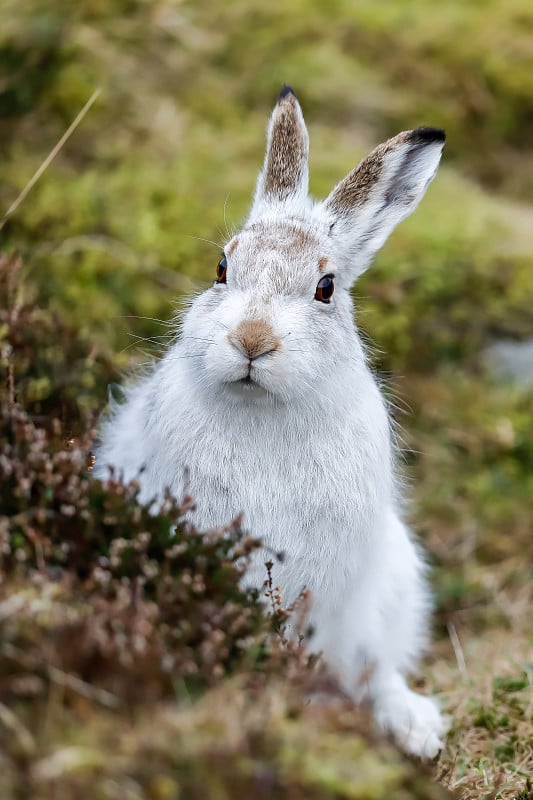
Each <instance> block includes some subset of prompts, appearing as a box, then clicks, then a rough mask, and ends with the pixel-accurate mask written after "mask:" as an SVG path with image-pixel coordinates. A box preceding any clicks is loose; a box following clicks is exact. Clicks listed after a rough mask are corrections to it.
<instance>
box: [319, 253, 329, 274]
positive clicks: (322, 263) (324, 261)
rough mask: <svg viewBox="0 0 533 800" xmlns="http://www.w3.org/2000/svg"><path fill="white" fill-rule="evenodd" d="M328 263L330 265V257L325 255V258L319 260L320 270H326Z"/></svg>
mask: <svg viewBox="0 0 533 800" xmlns="http://www.w3.org/2000/svg"><path fill="white" fill-rule="evenodd" d="M327 265H328V259H327V258H326V257H325V256H324V258H321V259H320V261H319V262H318V269H319V270H320V272H325V271H326V267H327Z"/></svg>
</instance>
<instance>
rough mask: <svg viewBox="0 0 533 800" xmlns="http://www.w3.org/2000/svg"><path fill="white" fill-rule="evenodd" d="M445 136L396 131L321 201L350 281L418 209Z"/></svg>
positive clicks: (429, 131)
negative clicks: (400, 224)
mask: <svg viewBox="0 0 533 800" xmlns="http://www.w3.org/2000/svg"><path fill="white" fill-rule="evenodd" d="M445 138H446V136H445V133H444V131H442V130H440V129H438V128H417V129H416V130H413V131H404V132H403V133H400V134H398V136H395V137H394V138H393V139H389V141H387V142H385V143H384V144H380V145H379V146H378V147H376V149H375V150H373V151H372V152H371V153H370V155H369V156H367V157H366V158H365V159H364V160H363V161H361V163H360V164H359V166H357V167H356V168H355V169H354V170H352V172H350V174H349V175H347V176H346V178H344V180H342V181H341V182H340V183H339V184H338V185H337V186H336V187H335V188H334V189H333V191H332V192H331V194H330V195H329V197H328V198H327V200H325V201H324V203H323V204H322V205H321V212H322V213H324V212H325V213H326V218H327V220H328V221H329V224H330V235H331V237H332V238H333V239H334V245H335V249H336V250H337V253H338V258H339V260H340V261H341V263H342V264H345V266H346V270H347V277H349V279H350V281H353V280H355V278H356V277H357V276H358V275H360V274H361V272H363V271H364V270H365V269H366V267H367V266H368V264H369V262H370V260H371V258H372V256H373V255H374V253H375V252H376V251H377V250H379V248H380V247H381V246H382V245H383V243H384V242H385V240H386V239H387V237H388V236H389V234H390V233H391V232H392V230H393V229H394V228H395V227H396V225H397V224H398V223H399V222H401V221H402V219H405V217H407V216H408V215H409V214H410V213H411V212H412V211H414V209H415V208H416V207H417V205H418V203H419V202H420V200H421V199H422V197H423V196H424V192H425V191H426V189H427V187H428V185H429V183H430V181H431V180H432V178H433V177H434V175H435V173H436V171H437V167H438V165H439V161H440V157H441V153H442V148H443V146H444V140H445Z"/></svg>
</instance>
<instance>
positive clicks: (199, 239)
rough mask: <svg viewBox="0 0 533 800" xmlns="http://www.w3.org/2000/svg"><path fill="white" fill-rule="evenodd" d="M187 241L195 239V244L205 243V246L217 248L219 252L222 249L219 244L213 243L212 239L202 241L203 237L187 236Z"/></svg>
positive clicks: (222, 246) (221, 245)
mask: <svg viewBox="0 0 533 800" xmlns="http://www.w3.org/2000/svg"><path fill="white" fill-rule="evenodd" d="M187 236H188V238H189V239H196V241H197V242H206V243H207V244H212V245H213V247H217V248H218V249H219V250H223V249H224V245H223V244H220V242H214V241H213V240H212V239H204V238H203V236H191V235H190V234H187Z"/></svg>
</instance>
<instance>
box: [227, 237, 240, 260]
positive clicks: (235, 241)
mask: <svg viewBox="0 0 533 800" xmlns="http://www.w3.org/2000/svg"><path fill="white" fill-rule="evenodd" d="M238 244H239V240H238V239H233V241H232V242H230V243H229V245H228V246H227V247H226V255H227V256H230V255H231V254H232V253H233V251H234V250H235V248H236V247H237V245H238Z"/></svg>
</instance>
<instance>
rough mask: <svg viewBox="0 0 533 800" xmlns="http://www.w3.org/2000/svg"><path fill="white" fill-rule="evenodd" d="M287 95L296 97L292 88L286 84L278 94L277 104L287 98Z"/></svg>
mask: <svg viewBox="0 0 533 800" xmlns="http://www.w3.org/2000/svg"><path fill="white" fill-rule="evenodd" d="M288 94H292V96H293V97H296V95H295V94H294V90H293V88H292V86H289V84H288V83H284V84H283V88H282V90H281V92H280V93H279V97H278V103H279V102H280V101H281V100H283V98H284V97H287V95H288Z"/></svg>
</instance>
